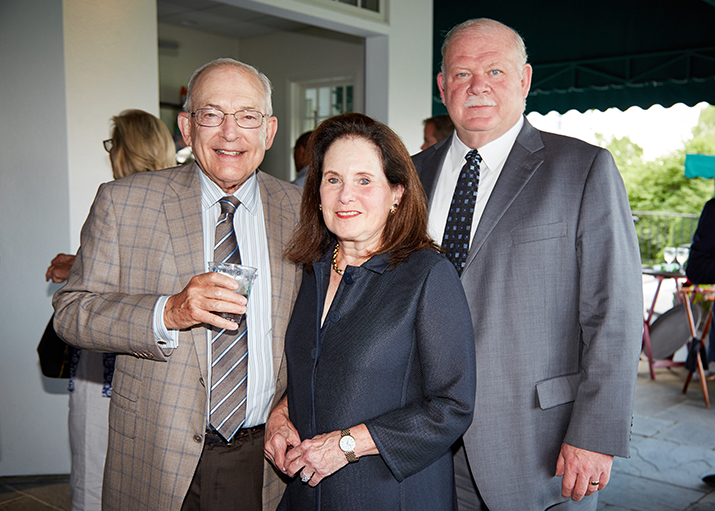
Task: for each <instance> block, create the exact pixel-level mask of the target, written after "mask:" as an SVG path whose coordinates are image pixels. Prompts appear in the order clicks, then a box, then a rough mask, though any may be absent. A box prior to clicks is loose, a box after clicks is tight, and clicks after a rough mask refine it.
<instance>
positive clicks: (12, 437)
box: [0, 0, 159, 476]
mask: <svg viewBox="0 0 715 511" xmlns="http://www.w3.org/2000/svg"><path fill="white" fill-rule="evenodd" d="M0 69H2V73H0V90H2V94H0V98H2V99H0V101H1V103H0V111H2V113H3V120H4V121H5V122H3V123H0V154H2V159H1V160H0V222H1V223H0V225H2V235H1V236H0V279H1V280H2V282H3V287H2V289H3V291H4V292H3V293H2V295H0V328H1V329H2V330H1V332H2V334H1V335H0V351H1V352H2V354H3V356H2V357H0V411H1V412H0V476H1V475H24V474H43V473H44V474H49V473H67V472H69V440H68V435H67V391H66V389H67V380H51V379H48V378H44V377H42V376H41V374H40V370H39V365H38V362H37V354H36V352H35V349H36V347H37V343H38V342H39V340H40V336H41V334H42V332H43V330H44V328H45V325H46V324H47V321H48V320H49V318H50V314H51V311H52V309H51V305H50V303H51V297H52V294H54V292H55V291H56V290H57V289H58V286H57V285H53V284H47V283H46V282H45V280H44V273H45V270H46V268H47V266H48V265H49V263H50V260H51V259H52V258H53V257H54V255H55V254H57V253H58V252H74V251H76V249H77V247H78V244H79V231H80V228H81V226H82V224H83V223H84V220H85V218H86V216H87V212H88V210H89V206H90V204H91V202H92V199H93V198H94V195H95V192H96V189H97V186H98V185H99V184H100V183H101V182H103V181H108V180H110V179H111V178H112V175H111V169H110V164H109V159H108V156H107V153H106V152H105V151H104V149H103V148H102V140H104V139H106V138H108V136H109V118H110V117H111V116H112V115H115V114H117V113H119V112H120V111H121V110H123V109H126V108H141V109H144V110H147V111H149V112H151V113H154V114H158V112H159V105H158V103H159V102H158V99H159V85H158V61H157V50H156V3H155V1H154V0H124V1H122V2H121V3H119V2H115V1H114V0H64V1H63V2H58V1H56V0H33V1H32V2H28V1H27V0H2V2H0ZM37 199H39V200H37Z"/></svg>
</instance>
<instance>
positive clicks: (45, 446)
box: [0, 0, 70, 475]
mask: <svg viewBox="0 0 715 511" xmlns="http://www.w3.org/2000/svg"><path fill="white" fill-rule="evenodd" d="M62 46H63V41H62V6H61V3H60V2H57V1H56V0H36V1H34V2H27V1H26V0H3V1H2V2H0V69H2V72H1V73H0V91H2V94H0V111H1V112H2V118H3V122H1V123H0V155H2V156H0V225H1V226H2V227H1V228H0V281H1V282H2V293H0V353H2V356H0V475H18V474H31V473H59V472H68V471H69V447H68V439H67V390H66V389H67V380H63V381H60V380H49V379H47V378H43V377H42V375H41V373H40V368H39V364H38V362H37V353H36V352H35V349H36V348H37V343H38V342H39V341H40V336H41V334H42V332H43V330H44V328H45V325H46V324H47V321H48V320H49V319H50V315H51V314H52V307H51V306H50V298H51V296H52V294H53V293H54V290H55V289H56V286H52V285H48V284H46V283H45V278H44V277H45V275H44V274H45V270H46V269H47V266H48V265H49V262H50V260H51V259H52V257H54V255H55V254H56V253H57V252H59V251H60V250H68V249H69V247H70V244H69V200H68V196H67V193H68V189H69V185H68V174H67V138H66V133H65V126H66V122H65V117H66V110H65V100H64V96H65V83H64V72H63V61H64V56H63V51H62ZM28 63H32V64H31V65H28ZM33 446H34V448H33Z"/></svg>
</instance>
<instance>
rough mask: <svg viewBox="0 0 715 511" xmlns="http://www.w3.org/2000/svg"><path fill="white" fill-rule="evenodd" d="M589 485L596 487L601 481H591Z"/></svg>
mask: <svg viewBox="0 0 715 511" xmlns="http://www.w3.org/2000/svg"><path fill="white" fill-rule="evenodd" d="M589 484H590V485H591V486H598V485H599V484H601V481H591V482H590V483H589Z"/></svg>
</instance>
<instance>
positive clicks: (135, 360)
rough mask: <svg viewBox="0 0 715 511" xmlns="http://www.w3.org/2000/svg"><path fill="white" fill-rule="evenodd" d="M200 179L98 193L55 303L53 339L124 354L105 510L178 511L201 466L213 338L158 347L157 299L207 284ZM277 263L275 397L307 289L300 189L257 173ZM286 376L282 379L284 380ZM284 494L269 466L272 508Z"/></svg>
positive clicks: (134, 179)
mask: <svg viewBox="0 0 715 511" xmlns="http://www.w3.org/2000/svg"><path fill="white" fill-rule="evenodd" d="M199 172H200V169H199V168H198V166H197V165H196V164H195V163H192V164H188V165H185V166H182V167H176V168H173V169H167V170H162V171H156V172H146V173H140V174H135V175H133V176H129V177H127V178H124V179H120V180H117V181H114V182H111V183H106V184H103V185H102V186H100V188H99V191H98V192H97V197H96V198H95V201H94V204H93V205H92V209H91V211H90V214H89V217H88V218H87V221H86V223H85V225H84V227H83V228H82V236H81V247H80V250H79V252H78V253H77V259H76V261H75V264H74V266H73V267H72V271H71V273H70V276H69V280H68V281H67V284H66V285H65V286H64V287H63V288H62V289H60V290H59V291H58V292H57V294H56V295H55V297H54V299H53V306H54V308H55V310H56V314H55V328H56V329H57V332H58V333H59V334H60V335H61V336H62V337H63V338H64V339H66V340H67V341H68V342H69V343H71V344H73V345H75V346H78V347H80V348H86V349H91V350H98V351H105V352H115V353H118V354H119V356H118V357H117V362H116V369H115V374H114V381H113V393H112V401H111V405H110V410H109V447H108V452H107V461H106V464H105V471H104V488H103V496H102V508H103V509H104V510H110V511H111V510H117V511H128V510H147V511H157V510H177V511H178V510H179V509H180V508H181V504H182V502H183V499H184V496H185V495H186V493H187V491H188V488H189V484H190V482H191V479H192V477H193V475H194V472H195V470H196V466H197V464H198V461H199V457H200V455H201V450H202V446H203V436H204V435H203V433H204V431H205V421H206V418H205V414H206V399H207V392H206V388H205V386H204V382H205V381H206V375H207V368H206V364H207V354H206V330H205V329H204V328H203V327H194V328H191V329H188V330H185V331H182V332H180V334H179V347H178V348H176V349H174V350H171V349H166V348H164V349H162V348H161V347H160V346H158V345H157V344H156V342H155V340H154V332H153V309H154V304H155V303H156V300H157V298H158V295H173V294H175V293H178V292H179V291H181V290H182V289H183V288H184V286H185V285H186V284H187V283H188V281H189V279H191V277H192V276H194V275H197V274H200V273H203V271H204V260H203V233H202V227H201V225H202V224H201V187H200V182H199ZM258 181H259V186H260V191H261V198H262V201H263V212H264V215H265V221H266V233H267V237H268V250H269V254H270V259H271V260H270V264H271V271H272V276H271V289H272V316H273V317H272V328H273V370H274V374H276V375H277V382H276V397H280V396H281V394H282V393H283V391H284V390H285V384H286V378H285V377H286V375H285V364H281V361H282V358H283V341H284V335H285V330H286V326H287V324H288V320H289V318H290V314H291V311H292V308H293V302H294V301H295V296H296V294H297V290H298V286H299V283H300V275H301V274H300V272H299V271H298V269H297V268H296V267H295V265H293V264H291V263H288V262H286V261H284V260H283V257H282V251H283V247H284V245H285V243H286V242H287V241H288V239H289V237H290V235H291V233H292V231H293V228H294V227H295V225H296V222H297V218H298V212H299V209H300V190H299V189H298V188H296V187H295V186H293V185H290V184H288V183H286V182H284V181H281V180H279V179H276V178H273V177H271V176H268V175H266V174H263V173H260V172H259V174H258ZM281 368H282V369H281ZM282 493H283V485H282V483H281V482H280V481H279V479H278V478H277V476H276V474H275V472H274V471H273V470H272V468H271V466H270V464H268V463H266V468H265V471H264V509H265V510H273V509H275V508H276V506H277V504H278V501H279V500H280V497H281V495H282Z"/></svg>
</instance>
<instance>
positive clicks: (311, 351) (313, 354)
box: [310, 348, 318, 360]
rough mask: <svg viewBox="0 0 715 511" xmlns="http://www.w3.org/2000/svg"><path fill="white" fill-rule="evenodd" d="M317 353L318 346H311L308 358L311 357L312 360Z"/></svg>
mask: <svg viewBox="0 0 715 511" xmlns="http://www.w3.org/2000/svg"><path fill="white" fill-rule="evenodd" d="M317 354H318V348H313V349H312V350H310V358H312V359H313V360H315V356H316V355H317Z"/></svg>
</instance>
